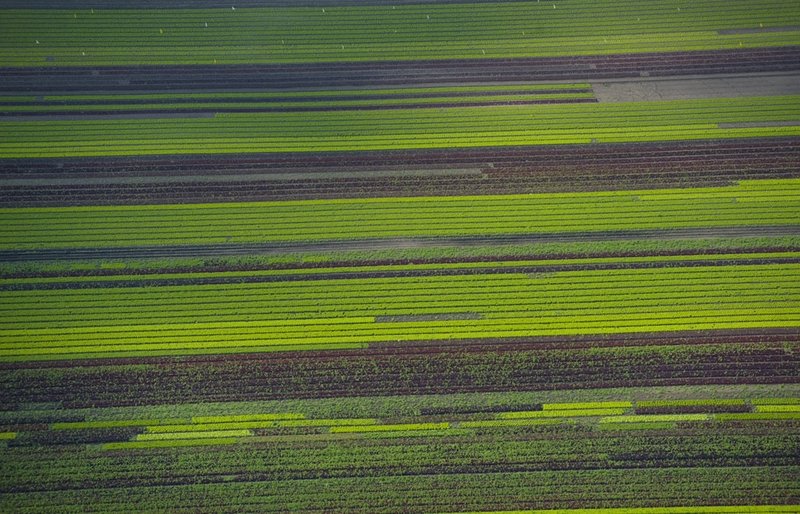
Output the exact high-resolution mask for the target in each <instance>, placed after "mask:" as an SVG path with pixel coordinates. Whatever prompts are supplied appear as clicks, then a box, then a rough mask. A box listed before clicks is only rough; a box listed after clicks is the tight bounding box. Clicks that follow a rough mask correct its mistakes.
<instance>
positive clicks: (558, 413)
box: [497, 408, 626, 419]
mask: <svg viewBox="0 0 800 514" xmlns="http://www.w3.org/2000/svg"><path fill="white" fill-rule="evenodd" d="M625 410H626V409H580V408H577V409H563V410H540V411H520V412H502V413H500V414H498V415H497V419H519V418H564V417H587V416H617V415H621V414H623V413H624V412H625Z"/></svg>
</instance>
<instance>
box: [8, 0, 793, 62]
mask: <svg viewBox="0 0 800 514" xmlns="http://www.w3.org/2000/svg"><path fill="white" fill-rule="evenodd" d="M555 6H556V4H555V3H548V2H541V3H530V2H509V3H501V2H488V3H480V4H474V3H468V4H461V5H459V4H444V5H400V6H395V7H397V8H395V9H387V8H386V6H346V7H329V8H327V9H319V8H311V7H308V8H306V7H288V8H278V7H276V8H257V9H246V8H240V9H238V10H237V9H191V10H187V9H164V10H160V9H159V10H155V9H154V10H109V9H95V10H93V11H88V10H55V9H52V10H50V9H48V10H10V9H7V10H5V12H4V13H3V17H2V18H0V31H2V32H3V34H4V40H3V44H2V46H0V48H2V49H3V50H4V51H5V52H4V57H3V59H2V61H0V65H2V66H44V65H50V66H52V65H59V66H75V65H125V64H214V63H218V64H223V63H224V64H230V63H253V62H256V63H273V62H274V63H279V62H336V61H363V60H408V59H444V58H498V57H502V58H508V57H532V56H565V55H603V54H615V53H629V52H657V51H687V50H700V49H702V50H715V49H724V48H741V47H761V46H778V45H796V44H798V42H799V40H798V33H797V31H791V30H790V31H786V32H763V33H752V34H734V35H720V34H719V33H718V32H717V31H719V30H723V29H741V28H760V27H786V26H793V25H798V23H800V9H798V7H797V5H796V3H795V2H790V1H787V0H768V1H763V2H758V3H757V4H753V3H752V2H746V1H743V0H734V1H728V2H721V1H719V0H699V1H697V2H693V3H691V4H684V5H682V6H681V8H680V9H676V8H669V7H667V6H664V5H661V4H653V3H652V2H646V1H643V0H637V1H635V2H626V3H625V5H624V7H622V6H620V3H619V2H617V1H614V0H605V1H599V2H598V1H590V0H580V1H578V0H574V1H569V2H564V1H562V2H558V8H554V7H555ZM620 10H622V11H624V12H625V13H626V15H625V16H620V15H619V12H620Z"/></svg>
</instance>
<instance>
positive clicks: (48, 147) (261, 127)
mask: <svg viewBox="0 0 800 514" xmlns="http://www.w3.org/2000/svg"><path fill="white" fill-rule="evenodd" d="M798 120H800V101H798V97H797V96H772V97H740V98H715V99H700V100H697V99H694V100H672V101H658V102H629V103H599V104H596V103H574V104H563V103H562V104H550V105H500V106H493V107H492V108H491V109H487V108H485V107H452V108H445V109H442V108H407V109H404V108H400V109H389V110H369V109H367V110H345V111H330V112H277V113H276V112H272V113H222V114H217V115H215V116H214V117H213V118H144V119H113V118H102V119H88V120H80V121H74V120H70V121H66V120H60V121H54V120H32V121H30V120H14V121H12V120H6V121H0V157H5V158H26V157H68V156H73V157H78V156H102V155H109V156H110V155H166V154H192V153H198V154H221V153H243V152H244V153H246V152H267V153H271V152H312V151H345V150H389V149H413V148H419V149H422V148H469V147H484V146H520V145H551V144H586V143H591V142H600V143H616V142H647V141H676V140H695V139H720V138H741V137H775V136H797V135H800V126H797V125H787V126H779V125H780V124H776V125H777V126H763V127H749V128H721V127H720V125H719V124H722V123H725V124H730V123H745V122H748V123H749V122H782V121H798ZM725 127H728V126H727V125H726V126H725ZM76 131H79V132H80V139H79V140H77V141H76V138H75V133H76Z"/></svg>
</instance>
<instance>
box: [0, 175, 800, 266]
mask: <svg viewBox="0 0 800 514" xmlns="http://www.w3.org/2000/svg"><path fill="white" fill-rule="evenodd" d="M798 213H800V180H797V179H791V180H775V181H773V180H761V181H742V182H740V183H738V184H736V185H732V186H726V187H712V188H689V189H663V190H641V191H611V192H597V193H546V194H531V195H507V196H472V197H464V196H460V197H458V196H456V197H416V198H373V199H346V200H306V201H286V202H258V203H247V204H236V203H220V204H197V205H183V204H176V205H146V206H109V207H105V206H104V207H53V208H16V209H8V208H6V209H0V221H2V222H3V224H2V226H0V249H4V250H11V249H19V250H22V249H36V248H69V247H108V246H132V245H168V244H221V243H231V242H233V243H246V242H247V243H251V242H280V241H309V240H331V239H348V238H352V237H354V236H356V237H358V238H379V237H412V236H426V237H430V236H465V235H497V234H520V233H528V234H542V233H557V232H587V231H588V232H592V231H605V230H626V229H631V230H632V229H672V228H691V227H698V228H699V227H731V226H740V225H750V226H759V225H776V224H778V225H787V224H797V223H798V221H800V215H798Z"/></svg>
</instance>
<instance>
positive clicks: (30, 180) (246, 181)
mask: <svg viewBox="0 0 800 514" xmlns="http://www.w3.org/2000/svg"><path fill="white" fill-rule="evenodd" d="M293 175H295V176H293ZM326 175H328V176H326ZM797 176H800V138H780V139H775V138H763V139H752V140H750V139H742V140H730V141H708V142H675V143H626V144H592V145H569V146H552V147H547V146H545V147H523V148H499V149H491V150H487V149H475V150H446V151H429V150H420V151H401V152H370V153H361V154H357V153H355V154H354V153H342V154H336V155H332V154H329V153H328V154H308V155H304V154H281V155H274V156H269V155H254V156H241V155H231V156H218V157H213V158H203V159H201V158H198V157H196V156H192V157H180V158H170V159H164V158H150V159H141V158H136V159H130V158H106V159H96V158H86V159H64V160H62V159H59V160H8V161H6V162H3V163H0V180H3V181H8V182H7V183H6V184H4V186H3V187H2V189H1V190H0V205H4V206H49V205H104V204H153V203H175V202H179V203H203V202H219V201H263V200H296V199H314V198H354V197H387V196H389V197H391V196H427V195H475V194H506V193H541V192H562V191H563V192H565V191H595V190H615V189H637V188H671V187H710V186H723V185H726V184H731V183H733V182H735V181H737V180H742V179H771V178H794V177H797ZM554 177H558V180H555V179H554ZM53 178H58V181H59V183H57V184H47V183H46V182H47V181H48V180H49V179H53Z"/></svg>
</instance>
